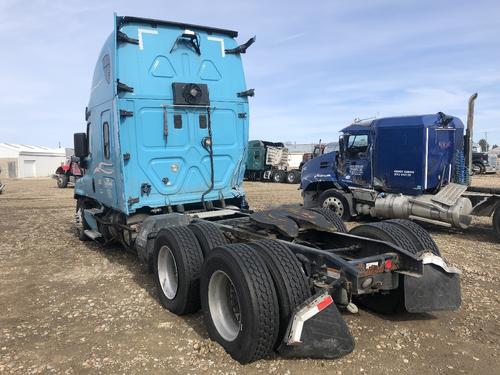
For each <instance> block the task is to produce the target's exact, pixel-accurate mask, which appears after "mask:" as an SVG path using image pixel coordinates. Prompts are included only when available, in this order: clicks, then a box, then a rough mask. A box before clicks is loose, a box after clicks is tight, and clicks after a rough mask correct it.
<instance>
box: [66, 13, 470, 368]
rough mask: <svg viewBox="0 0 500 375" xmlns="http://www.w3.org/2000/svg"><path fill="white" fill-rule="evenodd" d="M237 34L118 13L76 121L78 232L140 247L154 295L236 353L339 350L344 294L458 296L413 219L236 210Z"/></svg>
mask: <svg viewBox="0 0 500 375" xmlns="http://www.w3.org/2000/svg"><path fill="white" fill-rule="evenodd" d="M237 35H238V34H237V32H235V31H232V30H226V29H220V28H214V27H206V26H200V25H193V24H186V23H178V22H169V21H162V20H154V19H146V18H138V17H128V16H117V15H115V17H114V28H113V31H112V33H111V35H110V36H109V37H108V39H107V40H106V42H105V43H104V46H103V48H102V50H101V52H100V53H99V56H98V60H97V64H96V67H95V72H94V77H93V81H92V86H91V94H90V101H89V104H88V107H87V108H86V111H85V119H86V131H85V132H83V133H76V134H75V135H74V143H75V157H74V161H75V162H79V163H80V166H81V168H82V174H83V175H82V177H81V178H79V179H78V180H77V181H76V186H75V191H74V197H75V200H76V212H75V225H76V231H77V234H78V237H79V238H80V239H81V240H82V241H85V240H89V239H92V240H95V241H98V242H101V243H104V244H107V243H112V242H119V243H121V244H123V246H124V248H125V249H126V250H127V251H130V252H133V253H135V254H137V256H138V258H139V260H140V261H141V262H143V263H144V264H145V270H147V269H148V270H150V271H151V272H152V273H153V277H154V280H155V284H156V288H157V291H158V298H159V300H160V303H161V304H162V305H163V306H164V307H165V308H166V309H168V310H169V311H171V312H172V313H175V314H178V315H183V314H188V313H193V312H195V311H197V310H199V309H200V307H201V309H202V310H203V316H204V320H205V324H206V328H207V331H208V334H209V336H210V338H212V339H213V340H215V341H216V342H218V343H219V344H220V345H222V346H223V347H224V349H225V350H226V351H227V352H228V353H229V354H230V355H231V356H232V357H233V358H234V359H236V360H237V361H239V362H241V363H248V362H251V361H255V360H258V359H259V358H262V357H264V356H266V355H268V353H270V352H271V351H273V350H276V351H278V352H279V353H280V354H281V355H282V356H286V357H312V358H337V357H340V356H342V355H345V354H347V353H349V352H351V351H352V350H353V348H354V340H353V337H352V336H351V334H350V332H349V330H348V328H347V326H346V324H345V322H344V321H343V319H342V316H341V314H340V313H339V309H347V310H349V311H351V312H355V311H356V309H357V307H356V304H360V305H362V306H366V307H368V308H372V309H375V310H377V311H394V310H396V309H400V308H401V309H404V310H406V311H408V312H410V313H418V312H423V311H434V310H454V309H457V308H459V306H460V302H461V294H460V277H459V273H460V271H459V270H457V269H456V268H454V267H453V266H451V265H449V264H447V263H446V261H445V260H444V259H443V258H442V257H441V256H440V254H439V249H438V248H437V247H436V245H435V243H434V242H433V241H432V238H431V237H430V236H429V235H428V234H427V233H426V232H425V231H424V230H423V229H422V228H421V227H419V226H418V225H411V224H412V223H411V222H408V225H407V223H405V222H404V221H403V222H402V221H392V222H388V223H384V224H383V225H373V226H370V227H366V226H365V227H366V228H367V229H369V232H370V233H368V232H367V231H365V232H366V233H365V232H359V233H347V229H346V227H345V225H344V223H343V222H342V221H341V220H340V219H339V218H338V217H337V216H335V215H332V214H331V212H330V211H329V210H323V209H305V208H302V207H282V208H275V209H271V210H266V211H259V212H254V211H252V210H250V209H249V207H248V203H247V200H246V195H245V191H244V189H243V186H242V181H243V176H244V172H245V160H246V154H247V142H248V127H249V107H248V98H249V97H250V96H252V95H253V90H251V89H248V88H247V86H246V83H245V78H244V73H243V66H242V59H241V56H242V54H244V53H246V52H247V49H248V48H249V47H250V46H251V45H252V43H253V42H254V41H255V38H251V39H250V40H248V41H247V42H245V43H243V44H238V43H237V42H236V37H237ZM361 228H363V226H361ZM370 237H371V238H370ZM355 303H356V304H355ZM318 332H321V334H318Z"/></svg>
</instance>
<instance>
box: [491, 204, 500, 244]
mask: <svg viewBox="0 0 500 375" xmlns="http://www.w3.org/2000/svg"><path fill="white" fill-rule="evenodd" d="M492 220H493V221H492V224H493V229H494V230H495V234H496V236H497V239H498V240H500V205H497V208H496V209H495V213H494V214H493V218H492Z"/></svg>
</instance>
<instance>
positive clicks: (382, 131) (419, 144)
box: [301, 94, 500, 236]
mask: <svg viewBox="0 0 500 375" xmlns="http://www.w3.org/2000/svg"><path fill="white" fill-rule="evenodd" d="M476 97H477V94H474V95H473V96H472V97H471V99H470V100H469V116H468V126H467V129H464V125H463V123H462V122H461V121H460V119H458V118H456V117H452V116H447V115H445V114H443V113H438V114H434V115H421V116H404V117H390V118H380V119H375V120H366V121H360V122H355V123H353V124H351V125H349V126H347V127H346V128H344V129H343V130H342V136H341V137H340V142H339V143H340V150H339V151H336V152H332V153H328V154H324V155H322V156H320V157H318V158H315V159H313V160H311V161H310V162H308V163H307V164H306V165H304V167H303V169H302V180H301V189H302V195H303V198H304V206H305V207H306V208H311V207H323V208H328V209H330V210H332V212H334V213H336V214H337V215H338V216H340V217H341V218H342V219H344V220H349V219H350V218H351V217H353V216H371V217H375V218H392V219H411V220H415V221H422V222H428V223H432V224H437V225H441V226H452V227H456V228H461V229H465V228H467V227H468V226H469V225H470V224H471V221H472V216H474V215H477V216H491V217H492V220H493V226H494V229H495V230H496V232H497V234H498V235H499V236H500V196H499V195H498V194H499V193H500V191H499V189H483V188H478V187H471V186H469V184H470V175H471V174H472V171H473V168H474V164H473V159H472V147H471V146H472V142H471V141H472V122H473V108H474V100H475V99H476Z"/></svg>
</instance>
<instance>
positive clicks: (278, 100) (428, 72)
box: [0, 0, 500, 147]
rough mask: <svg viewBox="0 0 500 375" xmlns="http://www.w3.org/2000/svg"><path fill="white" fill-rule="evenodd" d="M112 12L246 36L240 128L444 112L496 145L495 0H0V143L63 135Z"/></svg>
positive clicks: (284, 134)
mask: <svg viewBox="0 0 500 375" xmlns="http://www.w3.org/2000/svg"><path fill="white" fill-rule="evenodd" d="M113 11H116V12H118V14H119V15H134V16H143V17H149V18H159V19H166V20H172V21H182V22H189V23H198V24H203V25H208V26H216V27H223V28H230V29H235V30H238V31H239V33H240V36H239V39H238V40H239V41H240V42H244V41H246V40H247V39H248V38H249V37H251V36H253V35H257V42H256V43H255V44H254V45H253V46H252V47H251V48H250V49H249V50H248V52H247V54H246V55H243V58H244V65H245V72H246V80H247V85H248V87H249V88H255V90H256V96H255V97H254V98H250V137H251V138H261V139H262V138H264V139H268V140H275V141H296V142H301V143H302V142H316V141H317V140H318V139H320V138H322V139H323V141H330V140H335V139H337V138H338V131H339V130H340V129H341V128H342V127H344V126H346V125H348V124H349V123H350V122H351V121H352V120H353V119H354V118H356V117H358V118H368V117H373V116H377V117H384V116H393V115H405V114H422V113H435V112H438V111H443V112H445V113H447V114H452V115H456V116H459V117H460V118H462V120H463V121H464V122H465V120H466V109H467V108H466V107H467V100H468V97H469V96H470V94H472V93H473V92H475V91H477V92H479V98H478V100H477V105H476V122H475V134H476V137H475V138H476V141H477V140H479V138H480V137H484V135H485V132H488V141H489V143H490V144H493V143H498V144H500V2H499V1H498V0H496V1H495V0H491V1H486V0H485V1H483V0H475V1H460V0H447V1H439V0H434V1H423V0H415V1H413V0H406V1H397V0H370V1H368V0H367V1H354V0H351V1H345V0H331V1H304V0H301V1H296V0H288V1H269V0H267V1H260V0H259V1H257V0H253V1H236V0H232V1H222V0H221V1H219V0H212V1H209V0H205V1H188V0H183V1H166V0H163V1H147V0H142V1H129V0H122V1H93V0H85V1H57V0H52V1H42V0H39V1H18V0H0V34H1V35H2V41H3V43H2V53H1V55H0V56H1V58H0V84H1V85H0V87H1V89H2V91H3V95H2V96H1V99H0V112H1V116H0V142H13V143H24V144H37V145H43V146H50V147H56V146H57V145H58V142H61V143H62V145H63V146H71V143H72V135H73V133H74V132H77V131H83V130H84V125H85V124H84V117H83V115H84V108H85V106H86V104H87V102H88V96H89V90H90V84H91V78H92V72H93V69H94V65H95V62H96V59H97V55H98V53H99V50H100V48H101V46H102V44H103V42H104V40H105V38H106V37H107V36H108V35H109V33H110V32H111V31H112V27H113Z"/></svg>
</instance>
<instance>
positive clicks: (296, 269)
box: [249, 240, 311, 349]
mask: <svg viewBox="0 0 500 375" xmlns="http://www.w3.org/2000/svg"><path fill="white" fill-rule="evenodd" d="M249 245H250V246H252V247H253V248H254V249H255V250H256V251H257V254H258V255H259V256H260V257H261V258H262V260H263V261H264V263H265V264H266V266H267V269H268V270H269V272H270V274H271V277H272V279H273V283H274V287H275V288H276V294H277V296H278V304H279V313H280V314H279V315H280V323H279V331H278V337H277V338H276V342H275V344H274V349H276V348H277V347H278V346H279V345H280V343H281V341H282V340H283V337H284V336H285V332H286V329H287V328H288V323H289V322H290V318H291V316H292V314H293V312H294V310H295V308H296V307H297V306H299V305H300V304H301V303H302V302H304V301H305V300H306V299H308V298H309V297H311V289H310V287H309V284H308V281H307V278H306V276H305V274H304V272H303V271H302V267H301V264H300V262H299V261H298V259H297V257H296V256H295V255H294V254H293V253H292V251H291V250H290V249H289V248H288V247H287V246H286V245H284V244H282V243H280V242H278V241H273V240H261V241H255V242H250V243H249Z"/></svg>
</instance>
